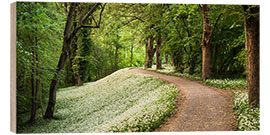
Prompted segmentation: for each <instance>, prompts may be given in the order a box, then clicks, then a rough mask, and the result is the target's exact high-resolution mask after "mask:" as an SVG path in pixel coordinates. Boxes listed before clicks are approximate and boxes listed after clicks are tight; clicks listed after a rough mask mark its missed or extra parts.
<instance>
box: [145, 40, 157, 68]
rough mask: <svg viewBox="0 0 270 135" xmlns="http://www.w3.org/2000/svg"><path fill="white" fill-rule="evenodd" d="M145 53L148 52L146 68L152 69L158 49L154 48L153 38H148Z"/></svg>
mask: <svg viewBox="0 0 270 135" xmlns="http://www.w3.org/2000/svg"><path fill="white" fill-rule="evenodd" d="M145 51H146V55H145V65H144V67H145V68H151V67H152V64H153V57H154V54H155V52H156V48H154V46H153V41H152V38H151V37H148V39H147V43H146V46H145Z"/></svg>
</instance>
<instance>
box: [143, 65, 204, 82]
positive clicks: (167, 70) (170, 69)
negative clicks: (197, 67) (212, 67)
mask: <svg viewBox="0 0 270 135" xmlns="http://www.w3.org/2000/svg"><path fill="white" fill-rule="evenodd" d="M162 66H163V67H162V69H158V70H156V66H155V65H153V66H152V68H148V69H146V70H148V71H153V72H157V73H161V74H166V75H171V76H177V77H182V78H187V79H190V80H195V81H198V80H201V77H200V76H199V75H190V74H188V73H179V72H176V71H175V70H174V68H173V66H170V65H167V64H166V65H165V64H164V65H162Z"/></svg>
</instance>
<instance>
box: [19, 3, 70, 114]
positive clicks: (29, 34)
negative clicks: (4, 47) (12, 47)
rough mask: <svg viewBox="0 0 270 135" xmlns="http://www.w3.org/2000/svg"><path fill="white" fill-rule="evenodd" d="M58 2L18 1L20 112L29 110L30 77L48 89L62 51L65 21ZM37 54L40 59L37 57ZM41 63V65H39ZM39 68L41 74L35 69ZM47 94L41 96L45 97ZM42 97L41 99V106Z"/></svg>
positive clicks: (44, 88) (41, 93)
mask: <svg viewBox="0 0 270 135" xmlns="http://www.w3.org/2000/svg"><path fill="white" fill-rule="evenodd" d="M57 6H58V4H57V3H44V2H42V3H40V2H18V3H17V21H16V25H17V39H16V47H17V52H16V53H17V65H16V66H17V68H16V69H17V112H18V113H24V112H27V111H29V110H30V109H29V108H30V103H31V102H30V100H31V90H32V88H31V78H32V75H33V78H34V79H35V80H40V82H41V84H40V91H39V92H38V97H40V96H41V95H46V96H47V91H48V88H49V84H50V81H51V78H52V76H53V75H54V71H55V67H56V64H57V60H58V58H59V54H60V51H61V44H62V40H61V38H60V37H61V36H62V32H63V21H64V19H65V17H64V16H63V15H62V11H61V9H58V8H57ZM37 57H38V61H37V60H36V58H37ZM37 64H38V66H37ZM33 69H34V70H36V69H37V70H38V72H39V76H37V75H36V74H35V72H33ZM46 96H43V97H42V100H44V99H45V97H46ZM39 102H40V100H39V101H38V105H40V104H39Z"/></svg>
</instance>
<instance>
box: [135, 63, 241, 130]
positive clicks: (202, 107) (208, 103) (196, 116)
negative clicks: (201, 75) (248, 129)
mask: <svg viewBox="0 0 270 135" xmlns="http://www.w3.org/2000/svg"><path fill="white" fill-rule="evenodd" d="M132 71H134V72H139V73H143V74H149V75H152V76H154V77H157V78H160V79H162V80H163V81H166V82H169V83H172V84H174V85H175V86H176V87H177V88H178V89H179V90H180V94H179V96H178V98H177V100H178V101H177V107H176V110H175V112H174V114H173V115H171V116H170V118H169V119H168V120H167V121H165V123H164V124H162V125H161V126H160V127H159V128H157V129H156V130H155V131H156V132H159V131H162V132H164V131H174V132H176V131H233V130H235V127H236V125H235V123H236V122H235V121H236V120H235V117H234V111H233V96H232V92H231V91H225V90H221V89H217V88H214V87H210V86H207V85H204V84H202V83H200V82H198V81H191V80H188V79H184V78H180V77H175V76H169V75H165V74H160V73H156V72H151V71H146V70H143V69H141V68H136V69H133V70H132Z"/></svg>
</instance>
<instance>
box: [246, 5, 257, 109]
mask: <svg viewBox="0 0 270 135" xmlns="http://www.w3.org/2000/svg"><path fill="white" fill-rule="evenodd" d="M243 8H244V11H245V13H246V14H247V16H246V17H245V24H246V26H245V27H246V36H247V43H246V45H247V49H248V65H247V66H248V67H247V71H248V74H247V87H248V98H249V104H250V105H252V106H255V107H259V105H260V90H259V88H260V86H259V85H260V82H259V79H260V72H259V69H260V58H259V56H260V55H259V50H260V47H259V44H260V41H259V40H260V33H259V29H260V28H259V27H260V26H259V24H260V16H259V7H258V6H255V7H254V6H247V5H245V6H243Z"/></svg>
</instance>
